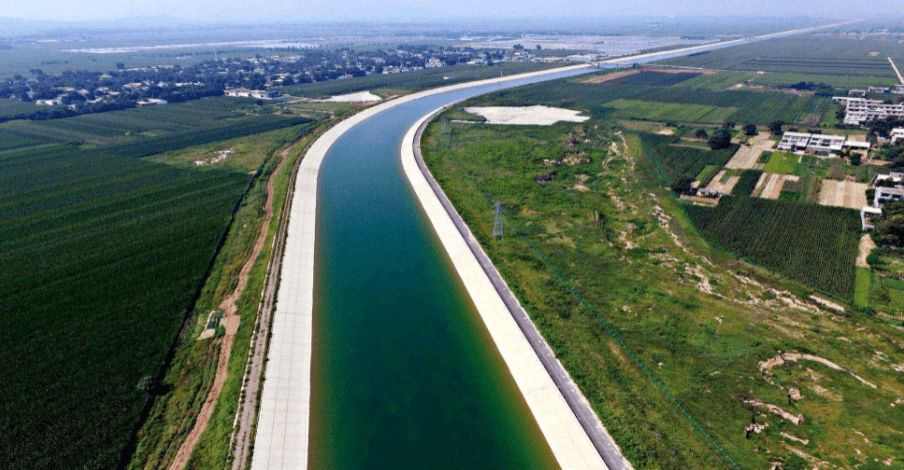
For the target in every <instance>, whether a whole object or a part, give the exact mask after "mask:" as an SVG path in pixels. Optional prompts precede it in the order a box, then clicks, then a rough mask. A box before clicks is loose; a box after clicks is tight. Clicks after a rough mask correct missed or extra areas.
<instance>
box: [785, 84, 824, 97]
mask: <svg viewBox="0 0 904 470" xmlns="http://www.w3.org/2000/svg"><path fill="white" fill-rule="evenodd" d="M785 88H790V89H792V90H805V91H812V92H814V93H813V94H815V95H816V96H834V95H835V88H833V87H832V86H831V85H826V84H825V83H816V82H797V83H792V84H791V85H786V86H785Z"/></svg>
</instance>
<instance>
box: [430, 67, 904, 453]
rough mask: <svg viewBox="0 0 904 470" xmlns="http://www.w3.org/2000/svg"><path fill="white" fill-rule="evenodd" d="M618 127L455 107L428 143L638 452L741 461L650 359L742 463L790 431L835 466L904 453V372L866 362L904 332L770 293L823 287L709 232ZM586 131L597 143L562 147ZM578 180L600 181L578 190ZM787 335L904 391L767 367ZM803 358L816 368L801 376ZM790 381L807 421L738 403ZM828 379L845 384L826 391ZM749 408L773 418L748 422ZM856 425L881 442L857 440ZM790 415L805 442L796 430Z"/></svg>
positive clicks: (606, 418)
mask: <svg viewBox="0 0 904 470" xmlns="http://www.w3.org/2000/svg"><path fill="white" fill-rule="evenodd" d="M554 87H555V85H550V89H553V88H554ZM498 98H499V97H498V95H496V96H488V97H485V98H480V99H476V100H474V101H473V102H472V103H471V104H473V105H486V104H489V103H493V102H496V100H497V99H498ZM512 104H513V105H528V104H534V103H533V102H531V101H521V102H518V101H514V100H513V103H512ZM582 106H587V103H586V102H581V101H576V102H575V107H582ZM617 128H618V126H617V125H616V124H615V123H614V122H612V121H606V120H605V119H600V118H595V119H591V120H590V121H588V122H587V123H584V124H577V125H576V124H564V123H560V124H557V125H555V126H551V127H547V128H540V129H536V128H535V129H529V130H528V129H520V128H514V127H513V126H512V127H510V126H505V127H502V126H500V127H496V126H472V125H464V124H461V125H459V124H448V125H447V132H446V133H445V134H444V133H442V132H441V128H440V126H439V125H437V124H432V125H431V126H430V127H429V128H428V130H427V132H426V133H425V137H424V141H423V148H424V151H425V159H426V162H427V164H428V166H429V168H430V170H431V172H432V173H433V174H434V176H436V178H437V180H438V181H439V183H440V184H441V185H442V187H443V189H444V191H445V192H446V194H447V195H448V196H449V198H450V199H451V201H452V203H453V204H454V205H455V207H456V210H457V211H458V212H459V213H460V214H461V215H462V217H463V218H464V219H465V220H466V222H467V223H468V225H469V227H470V228H471V230H472V232H473V233H474V234H475V237H476V238H477V239H478V240H479V241H480V243H481V245H482V246H483V248H484V250H485V251H486V252H487V254H488V255H489V256H490V257H491V259H492V260H493V262H494V265H495V266H496V267H497V268H498V269H499V270H500V272H501V273H502V275H503V277H504V278H505V279H506V282H507V283H508V285H509V286H510V287H511V288H512V289H513V290H514V292H515V295H516V296H517V297H518V299H519V301H520V302H521V303H522V305H524V307H525V308H526V310H527V311H528V313H529V315H530V316H531V318H532V320H533V321H534V323H535V324H536V325H537V327H538V328H539V329H540V331H541V332H542V334H543V335H544V337H545V338H546V340H547V341H548V343H549V344H550V346H551V347H552V349H553V351H554V352H555V354H556V357H557V358H558V359H559V360H560V361H561V362H562V364H563V365H564V366H565V368H566V369H567V370H568V371H569V372H570V374H571V376H572V377H574V379H575V381H576V382H577V384H578V386H579V387H580V388H581V390H582V392H583V393H584V394H585V396H586V397H587V399H588V400H589V402H590V404H591V406H592V407H593V408H594V410H595V411H596V412H597V413H598V415H599V416H600V418H601V419H602V421H603V423H604V424H605V425H606V426H607V429H608V430H609V432H610V433H611V434H612V435H613V438H614V439H615V441H616V442H617V443H618V444H619V446H620V447H621V449H622V451H623V452H624V455H625V456H626V457H627V458H628V459H629V460H630V461H631V462H632V464H633V465H634V468H637V469H639V470H640V469H678V468H713V469H715V468H732V466H731V463H730V462H729V460H728V459H726V457H725V455H723V454H722V453H720V452H719V451H718V450H717V449H716V448H715V447H714V446H713V445H712V443H711V442H710V441H709V440H708V439H707V437H706V436H705V435H704V434H703V433H701V432H700V430H699V429H697V428H695V426H694V425H693V424H692V423H691V421H690V420H689V419H688V417H687V415H684V414H683V413H682V412H681V411H679V410H678V408H676V407H675V405H674V403H673V402H672V401H670V400H669V398H667V397H666V395H665V394H664V393H663V390H662V389H661V388H659V387H658V386H657V385H656V382H654V381H653V380H652V379H651V376H652V377H655V378H656V380H658V381H659V382H658V383H660V384H662V386H663V387H664V388H665V389H667V390H668V391H669V392H670V393H671V396H673V397H675V400H676V401H678V402H680V403H681V404H682V405H683V407H684V409H685V410H686V411H687V413H688V414H689V415H690V416H691V417H693V419H694V420H695V421H696V422H698V423H700V426H701V429H703V430H704V431H705V432H706V433H707V434H708V435H709V436H711V437H712V439H713V440H714V441H715V442H716V443H717V444H719V445H720V446H721V447H722V448H723V449H725V452H726V453H727V455H728V456H729V457H730V458H731V459H732V460H734V461H736V462H739V463H740V466H741V468H761V467H762V468H765V467H767V466H768V465H770V462H771V461H776V460H783V461H788V460H787V459H790V458H791V457H792V456H793V454H792V451H791V449H790V448H789V446H790V447H791V448H794V449H803V451H805V452H807V453H808V454H810V455H813V454H818V455H819V458H820V459H823V460H826V461H828V462H830V464H831V465H832V466H837V467H841V468H854V467H856V466H859V465H862V464H864V463H866V462H871V461H872V459H873V458H877V459H879V460H880V461H881V460H884V459H886V458H888V457H889V456H892V455H896V452H898V450H897V449H899V448H900V446H901V445H902V444H904V440H902V439H901V437H900V435H899V434H898V431H897V430H898V429H899V428H900V427H901V425H902V422H901V418H900V416H896V415H891V414H889V413H888V412H887V409H888V403H890V401H889V400H891V401H894V398H893V397H895V396H898V395H899V393H900V391H901V390H902V389H904V384H902V383H901V381H900V380H899V378H898V376H897V375H896V373H895V372H893V371H891V370H888V369H877V368H871V367H868V366H866V364H867V362H868V361H869V360H870V359H871V358H873V357H874V356H875V349H874V348H878V349H879V350H881V351H883V354H887V355H889V357H890V358H892V357H893V359H890V360H891V361H896V362H901V361H902V359H904V358H902V355H901V352H900V350H898V349H896V348H895V347H894V346H892V345H889V344H887V342H886V340H885V339H884V338H890V337H892V336H894V335H895V334H897V333H896V332H895V331H893V330H892V329H891V327H889V326H888V325H885V324H884V323H881V322H873V321H872V320H871V319H869V318H867V317H866V316H863V315H859V314H853V315H850V316H848V317H845V318H841V317H840V316H839V317H838V319H837V320H836V319H835V318H833V317H832V316H831V315H826V314H820V315H816V314H814V313H812V312H810V311H806V310H800V309H796V308H793V307H790V306H789V305H788V304H786V303H784V302H783V301H781V300H779V299H777V298H776V294H775V293H774V292H779V293H783V292H784V293H783V294H781V295H782V296H795V299H797V300H798V301H801V302H806V301H805V300H802V299H806V297H807V296H808V295H809V293H810V292H812V290H808V289H807V288H804V287H802V286H801V285H800V284H797V283H794V282H791V281H787V280H782V279H780V278H777V277H774V276H772V275H770V274H768V273H766V272H764V271H762V270H760V269H757V268H755V267H753V266H750V265H747V264H744V263H741V262H739V261H737V260H736V259H734V258H733V257H732V256H730V255H729V254H727V253H726V252H724V251H721V250H717V249H713V248H712V247H711V246H710V245H709V244H708V243H707V242H706V241H705V240H704V239H702V238H701V237H700V236H698V235H697V233H696V231H695V229H694V227H693V225H692V224H691V222H690V221H689V220H688V219H687V218H686V217H685V216H684V215H683V214H684V213H683V211H682V208H681V207H680V206H679V205H678V202H677V201H676V200H675V198H674V197H673V196H672V195H670V194H669V193H668V192H667V191H665V190H664V189H663V188H662V186H661V178H660V177H659V175H658V172H657V171H656V170H655V165H654V164H653V163H652V160H651V159H649V158H647V157H646V155H645V154H644V152H643V150H642V149H643V146H642V143H641V140H640V137H641V136H639V135H635V134H633V133H624V131H622V132H623V133H624V137H625V140H626V142H627V148H624V147H622V148H621V149H620V153H619V155H614V154H611V153H610V152H609V151H608V150H607V147H608V144H609V143H610V142H612V141H615V142H617V143H619V145H620V143H621V139H620V138H619V137H617V136H616V135H614V132H615V130H616V129H617ZM574 136H578V137H579V138H580V140H582V142H583V141H584V140H585V139H586V140H588V141H589V142H587V143H582V144H579V145H580V148H579V149H573V148H572V147H566V145H567V144H568V143H569V142H570V141H571V140H572V139H573V138H574ZM643 137H644V138H645V137H646V136H645V135H643ZM665 148H668V145H667V144H666V146H665ZM566 149H567V150H566ZM578 150H579V151H583V152H586V153H587V154H588V155H592V156H593V163H589V164H582V165H575V166H567V165H562V166H559V167H556V168H555V171H556V174H555V175H554V176H553V178H552V180H551V181H549V182H547V183H546V184H543V185H540V184H537V183H536V182H535V178H536V177H538V176H541V175H546V174H548V173H549V172H550V168H549V167H544V166H543V165H542V159H543V158H548V157H549V156H550V155H560V154H561V153H562V152H563V151H578ZM654 158H655V157H654ZM600 164H601V165H600ZM578 181H582V182H583V183H582V184H584V185H585V186H587V188H589V191H579V190H576V189H575V188H574V186H575V185H576V183H577V182H578ZM493 201H500V202H501V203H502V205H503V208H504V213H505V214H506V224H507V227H506V234H507V235H506V237H504V238H502V239H498V238H493V237H492V229H493V217H492V211H491V207H492V203H493ZM720 205H721V204H720ZM627 208H630V210H628V209H627ZM850 263H851V264H850V265H851V274H852V275H853V259H851V260H850ZM704 282H705V284H704ZM704 285H706V286H708V289H709V291H707V290H705V289H704V287H703V286H704ZM788 292H793V294H791V293H788ZM797 296H800V297H797ZM858 329H862V330H858ZM873 335H875V336H873ZM616 337H617V338H618V339H616ZM842 338H843V339H842ZM777 350H782V351H789V350H806V351H814V352H815V354H818V355H819V356H820V357H826V358H829V359H830V360H832V361H835V362H837V363H839V364H843V365H844V366H845V367H850V368H852V369H853V370H854V371H855V372H856V373H857V374H860V375H863V376H865V377H866V378H867V380H876V381H881V382H882V383H883V384H889V386H890V387H892V388H893V389H894V390H895V391H894V392H892V391H890V390H884V389H881V388H880V389H879V390H872V389H870V388H868V387H865V386H863V385H862V384H859V382H856V381H854V380H852V379H851V378H850V377H849V376H847V375H846V374H839V373H836V372H833V371H831V370H829V369H824V368H822V367H821V366H819V365H818V364H814V363H803V364H790V365H789V366H788V367H787V368H776V369H775V372H774V374H775V375H774V379H773V383H770V382H768V381H766V380H764V379H763V377H762V375H761V374H760V373H759V371H758V369H757V362H758V361H761V360H764V359H766V358H769V357H772V356H773V355H774V354H775V353H776V351H777ZM640 364H643V365H644V367H645V369H644V368H641V366H640ZM808 368H809V369H814V368H815V372H816V373H817V374H819V375H818V377H819V378H817V379H814V378H807V377H808V376H807V369H808ZM876 383H878V382H876ZM788 387H798V388H801V389H802V390H803V394H804V396H805V399H804V400H802V401H798V402H795V404H794V405H793V408H792V410H793V411H794V412H795V413H798V412H799V413H803V414H804V415H805V416H806V422H805V423H804V424H803V425H800V426H794V425H792V424H790V423H788V422H785V421H784V420H782V419H780V418H778V417H776V416H774V415H772V414H770V413H769V412H768V411H766V410H759V411H758V410H756V409H755V408H751V407H746V406H744V405H743V404H742V403H741V399H742V398H746V397H755V398H757V399H761V400H763V401H765V402H767V403H775V404H777V405H778V406H783V407H788V405H786V404H785V403H786V402H787V397H786V396H785V393H786V392H785V390H787V388H788ZM818 387H825V388H826V389H828V390H831V391H833V393H838V394H839V396H841V397H842V400H843V401H840V402H835V401H830V400H827V399H824V398H822V397H821V396H820V395H818V394H817V392H816V391H815V390H817V389H818ZM751 416H754V417H755V419H756V420H757V422H762V421H766V422H769V423H770V426H769V428H767V430H766V431H765V432H764V433H761V434H756V435H754V436H752V437H751V439H749V440H748V439H743V438H741V437H740V436H742V435H743V429H744V426H745V425H747V424H749V423H750V421H751ZM851 426H855V428H856V429H857V430H859V431H861V432H863V433H864V434H865V435H866V436H867V437H868V438H869V439H870V441H871V442H872V443H873V445H872V446H869V447H866V446H863V445H861V444H859V442H862V440H857V441H854V440H851V438H850V433H851ZM781 432H786V433H789V434H791V435H794V436H800V437H802V438H806V439H810V444H809V445H808V446H806V447H801V446H799V445H798V444H796V443H794V442H791V441H788V440H787V439H786V438H784V437H782V435H781V434H780V433H781ZM880 435H881V436H885V439H887V440H882V439H880V440H877V438H878V436H880ZM854 447H856V448H858V449H860V450H861V452H862V454H857V453H856V452H855V451H854ZM766 450H768V453H767V452H766ZM852 455H857V457H855V458H854V459H850V457H851V456H852Z"/></svg>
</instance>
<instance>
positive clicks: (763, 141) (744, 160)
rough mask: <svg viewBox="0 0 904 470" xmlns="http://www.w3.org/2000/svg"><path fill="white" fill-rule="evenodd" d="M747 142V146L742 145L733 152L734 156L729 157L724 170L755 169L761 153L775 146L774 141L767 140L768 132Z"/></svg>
mask: <svg viewBox="0 0 904 470" xmlns="http://www.w3.org/2000/svg"><path fill="white" fill-rule="evenodd" d="M747 142H748V143H749V145H742V146H741V148H739V149H738V151H737V152H735V154H734V156H733V157H731V160H729V161H728V163H726V164H725V168H731V169H735V170H749V169H753V168H756V165H757V163H756V161H757V159H759V158H760V155H762V154H763V151H765V150H771V149H772V147H773V146H774V145H775V142H774V141H772V140H769V133H768V132H760V134H759V135H757V136H756V137H753V138H751V139H750V140H748V141H747Z"/></svg>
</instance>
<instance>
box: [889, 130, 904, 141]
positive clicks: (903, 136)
mask: <svg viewBox="0 0 904 470" xmlns="http://www.w3.org/2000/svg"><path fill="white" fill-rule="evenodd" d="M888 140H889V142H891V144H892V145H895V144H897V143H898V141H899V140H904V127H896V128H894V129H892V131H891V133H890V134H889V135H888Z"/></svg>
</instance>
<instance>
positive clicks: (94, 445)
mask: <svg viewBox="0 0 904 470" xmlns="http://www.w3.org/2000/svg"><path fill="white" fill-rule="evenodd" d="M237 106H238V107H241V106H244V105H243V104H241V103H239V104H238V105H237V104H236V103H229V102H228V101H226V100H201V101H198V102H194V103H188V104H187V106H180V105H173V106H165V107H163V106H161V107H159V108H154V109H151V108H141V109H134V110H127V111H119V112H111V113H105V114H98V115H91V116H81V117H78V118H67V119H58V120H53V121H46V122H26V121H13V122H8V123H6V124H4V125H3V126H0V137H3V140H2V142H3V145H4V147H5V148H6V150H5V151H2V148H0V265H2V266H3V269H2V270H0V341H2V345H0V364H2V365H0V373H2V374H3V376H4V380H3V383H2V385H0V393H2V394H3V395H4V396H6V397H8V399H6V400H4V401H2V403H0V416H3V420H0V432H2V433H3V435H4V436H5V438H4V439H3V442H2V443H0V461H2V462H4V464H3V465H2V466H4V467H9V468H114V467H116V466H117V462H118V460H119V459H120V453H121V452H122V451H123V449H124V448H125V446H126V444H127V442H128V441H129V439H130V435H131V433H132V432H133V430H134V426H135V425H136V423H137V422H138V418H139V415H140V413H141V411H142V409H143V408H144V407H145V404H146V402H147V401H148V399H149V398H150V395H149V393H148V392H146V391H145V390H143V389H142V387H141V383H142V381H143V380H145V378H147V377H155V376H157V375H158V374H160V373H161V372H162V371H161V367H162V366H163V362H164V358H165V356H166V355H167V351H169V348H170V346H171V345H172V344H173V341H174V339H175V335H176V334H177V333H178V331H179V329H180V327H181V326H182V322H183V320H184V318H185V315H186V312H187V309H190V308H192V305H193V302H194V299H195V298H196V295H197V293H198V291H199V289H200V287H199V286H200V282H201V281H202V280H203V279H204V278H205V275H206V274H205V273H206V272H207V271H208V269H209V266H210V265H211V262H212V260H213V257H214V254H215V253H216V252H217V249H218V246H219V245H220V243H221V240H222V239H223V237H224V235H225V234H226V233H227V232H226V231H227V227H228V226H229V223H230V221H231V219H232V215H233V212H234V210H235V209H237V208H238V207H239V206H238V205H239V203H240V202H241V201H242V200H243V195H244V194H245V191H246V189H247V188H248V187H249V183H250V182H251V181H252V179H253V178H254V177H255V176H254V174H255V170H257V169H258V168H259V166H260V165H261V162H262V161H263V160H264V158H265V157H266V156H267V155H268V153H267V151H266V150H264V151H255V152H253V153H248V152H247V151H246V150H243V149H244V147H243V144H242V143H241V142H234V143H231V144H229V145H230V148H234V149H235V154H234V155H233V156H232V157H231V158H232V160H230V161H227V162H224V163H222V164H218V165H215V166H213V167H210V166H205V167H197V166H195V165H194V164H193V163H190V162H186V163H185V164H183V163H179V162H174V163H177V164H167V163H161V162H168V160H166V159H162V160H161V159H158V158H155V160H156V161H150V160H149V159H143V158H141V157H145V156H150V155H156V154H160V153H162V152H167V151H170V150H178V149H183V148H189V147H193V146H198V145H201V144H208V143H211V142H219V141H223V140H225V139H234V138H237V137H242V136H247V135H252V134H254V135H255V137H254V138H253V139H258V140H261V139H263V140H262V142H264V141H268V140H267V139H269V141H273V143H270V144H269V147H268V148H270V147H273V146H274V145H277V144H278V143H281V142H282V141H283V139H285V138H286V135H288V134H292V135H299V134H304V133H306V132H309V131H310V129H311V128H312V127H313V125H314V124H315V123H314V122H311V120H310V119H306V118H298V117H285V116H275V115H270V114H268V115H260V116H254V115H245V113H244V112H241V113H237V112H236V107H237ZM155 122H156V123H157V124H156V127H155V124H154V123H155ZM164 129H165V130H167V131H169V132H168V133H165V132H164V131H163V130H164ZM142 130H144V131H148V130H150V131H153V132H161V134H165V135H160V136H157V137H154V136H153V135H149V134H151V133H147V134H141V133H140V131H142ZM269 131H275V133H271V134H272V135H273V137H266V136H267V135H271V134H265V133H267V132H269ZM126 132H129V133H133V134H134V136H133V137H132V138H131V139H125V141H124V143H113V144H109V145H102V143H103V142H104V141H105V139H103V138H101V137H105V136H111V135H114V134H117V133H122V134H124V133H126ZM82 138H84V139H85V140H91V141H95V143H92V144H89V145H78V144H72V143H63V144H59V143H54V142H60V141H72V140H77V141H81V139H82ZM293 138H294V137H293ZM259 146H260V145H258V147H259ZM208 153H213V152H212V151H211V152H208ZM202 156H204V157H207V156H210V155H207V154H206V153H205V154H203V155H202ZM155 393H156V392H155Z"/></svg>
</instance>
